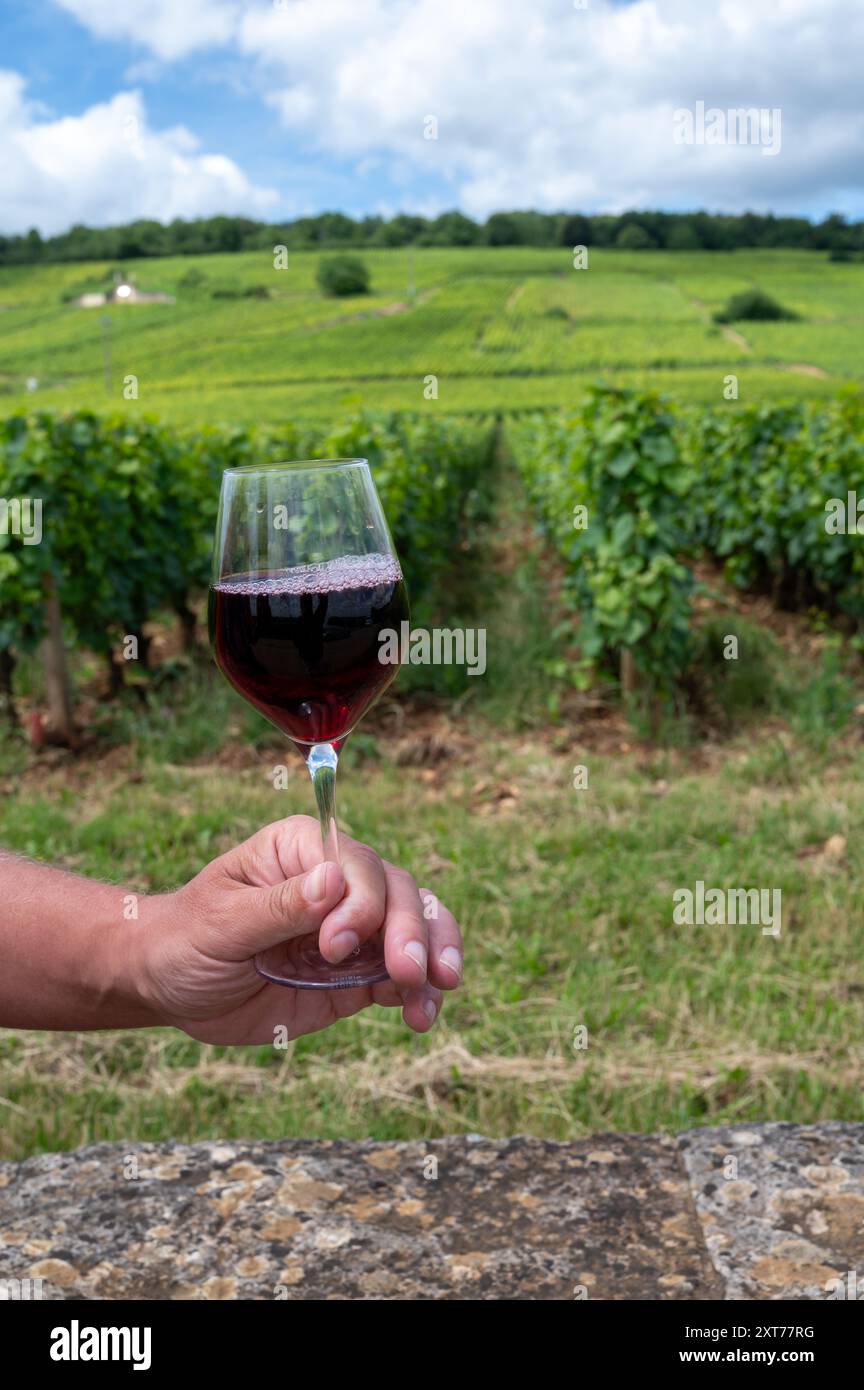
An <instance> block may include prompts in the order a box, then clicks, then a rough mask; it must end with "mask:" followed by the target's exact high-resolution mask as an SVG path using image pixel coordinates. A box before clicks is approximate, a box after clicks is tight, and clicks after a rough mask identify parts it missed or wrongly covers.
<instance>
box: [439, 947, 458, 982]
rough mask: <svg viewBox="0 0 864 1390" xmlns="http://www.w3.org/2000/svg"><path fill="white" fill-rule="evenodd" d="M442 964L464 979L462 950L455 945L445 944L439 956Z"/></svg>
mask: <svg viewBox="0 0 864 1390" xmlns="http://www.w3.org/2000/svg"><path fill="white" fill-rule="evenodd" d="M438 959H439V961H440V962H441V964H442V965H445V966H446V967H447V969H448V970H452V971H453V974H454V975H455V976H456V978H457V980H461V979H462V952H461V951H457V950H456V947H455V946H445V947H444V950H443V951H442V952H441V954H440V956H439V957H438Z"/></svg>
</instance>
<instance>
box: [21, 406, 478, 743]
mask: <svg viewBox="0 0 864 1390" xmlns="http://www.w3.org/2000/svg"><path fill="white" fill-rule="evenodd" d="M491 444H492V434H491V425H490V424H488V423H487V424H485V425H484V424H476V425H465V424H463V425H460V426H458V427H456V426H454V425H453V424H452V423H451V422H450V421H448V420H447V419H443V418H440V419H437V420H430V419H424V420H412V419H402V418H396V417H390V418H383V417H382V418H371V417H368V416H357V417H356V418H355V419H353V420H350V421H348V422H347V423H346V424H345V425H343V426H342V427H340V428H337V429H334V430H331V431H330V432H329V433H322V432H321V431H320V430H319V431H310V430H298V429H296V428H292V427H286V428H283V429H282V430H278V431H277V430H266V429H259V430H254V429H248V430H247V429H243V428H233V429H230V428H225V429H218V428H213V429H210V430H206V431H196V430H185V431H183V430H176V429H173V428H170V427H166V426H162V425H159V424H157V423H155V422H153V421H148V420H140V421H129V420H124V419H122V418H118V417H116V416H115V417H112V416H107V417H104V418H102V417H98V416H96V415H93V414H90V413H88V412H80V413H77V414H74V415H69V416H60V415H53V414H49V413H42V414H39V415H35V416H13V417H11V418H10V419H8V420H7V421H6V422H5V424H4V425H3V427H2V431H0V496H2V497H3V498H5V499H10V498H14V499H39V501H40V504H41V514H42V527H43V531H42V534H41V536H40V537H39V543H38V544H32V545H31V544H27V543H26V541H25V540H24V539H23V538H22V537H21V536H16V535H14V534H13V533H12V532H13V528H12V526H11V524H9V522H8V521H7V524H6V525H5V527H4V532H3V533H0V662H2V665H0V670H2V673H3V681H4V690H3V693H4V695H5V696H6V699H7V701H8V700H10V699H11V697H12V692H13V679H14V668H15V661H16V658H17V657H18V656H19V655H20V654H22V653H24V652H28V651H32V650H33V649H34V647H35V646H36V645H37V643H39V642H40V641H42V640H43V639H44V638H45V637H46V634H49V635H50V634H51V633H52V624H53V628H54V629H55V631H54V637H55V638H56V628H57V625H58V623H61V622H62V624H63V626H64V632H65V636H64V641H65V642H73V643H74V644H76V645H78V646H80V647H82V648H84V649H86V650H88V651H91V652H94V653H97V654H99V655H102V656H104V657H106V658H107V660H108V663H109V669H110V673H111V679H112V686H114V687H115V688H116V687H117V685H118V684H119V683H121V682H122V674H123V664H122V661H120V660H118V659H117V657H116V650H117V648H118V646H119V645H120V644H121V643H122V640H123V638H124V637H127V636H134V637H135V638H136V641H137V643H138V653H139V655H140V656H141V657H143V659H144V663H145V665H146V657H147V642H148V638H147V635H146V634H145V632H144V628H145V625H146V624H147V623H148V622H150V621H152V620H154V619H155V618H157V617H159V616H161V615H162V614H163V613H164V612H165V611H166V610H167V611H168V612H169V613H173V614H174V615H176V617H177V618H179V620H180V621H181V623H182V624H183V629H184V634H185V636H186V639H187V645H188V643H189V642H191V641H194V635H195V631H194V629H195V615H194V612H193V608H192V604H193V602H194V600H195V599H196V598H197V597H198V596H199V595H200V592H201V590H202V589H204V588H205V587H206V585H207V583H208V580H209V574H210V563H211V549H212V535H213V529H214V525H215V521H216V507H217V503H218V498H219V485H220V482H221V476H222V471H223V469H225V468H229V467H242V466H248V465H251V464H260V463H267V462H278V461H279V460H283V459H291V458H333V457H334V456H335V457H348V458H351V457H362V458H368V459H369V461H370V463H371V465H372V467H373V470H374V473H375V478H376V483H377V486H378V489H379V492H380V495H381V498H382V501H383V504H384V508H385V512H386V514H387V516H388V518H389V520H390V524H391V527H392V530H393V535H394V539H395V541H396V545H397V548H398V551H399V554H400V557H401V560H402V565H403V569H404V573H405V578H406V581H407V583H408V585H409V588H410V591H411V593H412V595H413V596H414V600H415V606H416V611H417V612H419V613H421V614H422V613H433V612H434V611H443V609H444V608H445V607H446V602H447V595H448V591H449V592H451V593H452V592H453V589H454V586H455V585H456V584H457V582H458V578H459V565H458V557H459V556H460V554H461V553H462V552H463V551H464V550H465V549H466V548H467V547H468V546H469V545H470V541H471V537H472V535H473V534H474V531H475V530H476V528H477V526H478V525H479V523H480V521H481V520H482V519H483V517H484V516H485V512H486V508H487V506H488V487H489V481H490V478H491V469H490V462H491ZM58 609H59V611H58ZM55 646H56V641H55ZM59 659H60V657H59V655H58V653H56V652H55V663H56V661H57V660H59ZM55 708H56V706H55ZM62 722H63V723H64V724H67V725H68V722H69V720H68V716H66V717H64V719H63V721H62Z"/></svg>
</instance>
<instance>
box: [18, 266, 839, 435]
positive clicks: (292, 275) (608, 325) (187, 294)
mask: <svg viewBox="0 0 864 1390" xmlns="http://www.w3.org/2000/svg"><path fill="white" fill-rule="evenodd" d="M362 254H363V259H364V260H365V261H366V262H367V264H368V266H369V269H370V271H371V275H372V293H371V294H370V295H365V296H360V297H356V298H350V299H328V298H325V297H324V296H323V295H322V294H321V293H320V291H319V290H318V288H317V285H316V283H315V272H316V269H317V265H318V261H319V255H318V253H312V252H292V253H291V254H290V255H289V258H288V266H287V268H286V269H284V270H274V268H273V258H272V256H270V255H269V254H265V253H258V252H250V253H244V254H238V255H221V256H197V257H178V258H171V259H163V260H158V259H152V260H144V261H140V262H130V263H128V264H127V266H126V268H127V270H128V271H130V272H131V273H132V274H133V276H134V277H135V280H136V283H137V284H138V286H139V288H141V289H142V290H162V291H166V292H168V293H170V294H174V295H176V303H174V304H153V305H147V304H141V305H127V306H121V305H115V306H111V307H109V308H108V309H107V310H104V309H98V308H96V309H80V308H78V307H75V306H73V305H71V304H69V303H64V302H62V296H63V295H64V293H68V292H69V291H70V290H71V289H73V288H76V287H81V288H84V287H86V283H87V282H88V281H91V280H93V279H94V278H96V279H98V278H100V277H101V276H103V275H104V274H105V273H106V272H107V271H108V270H109V269H110V267H109V266H108V265H107V264H98V265H97V264H81V263H76V264H69V265H43V266H22V267H14V268H13V267H6V268H0V408H2V410H3V411H4V413H6V414H8V413H11V412H12V411H13V410H15V409H18V408H21V407H29V408H32V407H34V406H36V405H40V406H42V405H48V406H61V407H78V406H88V407H93V408H100V409H104V408H107V407H109V406H110V407H112V408H121V409H129V410H133V411H136V410H143V411H147V412H149V413H153V414H156V415H158V416H161V417H163V418H165V419H168V420H178V421H180V420H182V421H190V422H191V421H196V422H197V421H223V420H227V421H239V422H248V423H253V422H255V421H262V420H279V419H285V418H304V419H316V420H321V419H327V418H329V417H332V416H334V415H338V414H341V413H344V412H345V411H346V410H347V409H350V408H352V407H354V406H356V405H358V404H362V405H364V406H367V407H369V408H372V409H394V408H401V409H407V410H418V411H422V410H445V411H447V412H463V411H474V410H511V409H525V408H531V407H538V406H551V405H566V404H568V403H570V402H572V400H573V399H574V396H575V395H577V394H578V392H579V389H580V386H581V385H584V384H585V383H587V382H589V381H593V380H596V379H598V378H602V379H604V380H607V381H610V382H616V383H620V384H629V385H640V386H649V385H650V386H654V387H659V388H661V389H664V390H669V391H670V392H672V393H673V394H675V395H678V396H680V397H682V398H686V399H688V400H693V401H704V402H706V403H710V402H719V401H721V400H722V398H723V397H722V392H723V381H724V377H725V376H726V375H727V374H729V373H734V374H735V375H736V376H737V377H738V381H739V393H740V398H741V399H742V400H750V401H753V400H760V401H761V400H769V399H778V398H782V397H792V396H796V397H798V396H808V397H818V396H823V395H825V394H827V393H830V392H833V391H834V390H835V389H836V388H837V386H838V385H840V384H841V383H843V382H847V381H850V380H860V376H861V365H862V349H861V344H862V334H864V267H862V266H861V265H858V264H832V263H831V262H829V261H828V259H827V257H826V256H825V255H824V254H823V253H818V252H807V251H739V252H735V253H710V252H695V253H690V252H664V251H656V252H650V251H649V252H625V251H616V250H605V249H604V250H592V251H591V252H590V266H589V269H588V270H578V271H577V270H574V269H573V268H572V264H571V257H570V253H569V251H568V249H567V248H560V249H545V248H542V249H540V248H538V249H532V248H527V247H516V248H489V247H486V248H470V249H464V250H462V249H434V248H431V249H420V248H418V249H416V250H415V251H413V252H411V253H408V252H405V251H403V250H391V251H387V250H377V251H368V252H363V253H362ZM190 268H191V269H194V270H196V271H198V272H200V273H201V275H203V276H204V277H205V278H204V280H203V282H202V283H201V284H200V285H199V286H198V287H197V288H189V289H186V288H183V287H182V286H178V282H179V281H181V280H182V278H183V277H184V276H185V275H187V274H188V272H189V270H190ZM256 285H258V286H263V287H264V288H265V289H266V290H267V291H268V293H269V298H267V299H242V298H240V299H225V298H214V297H213V291H214V290H223V291H224V290H243V289H245V288H248V287H250V286H256ZM754 285H755V286H758V287H760V288H761V289H764V290H766V291H767V292H768V293H770V294H772V295H773V296H774V297H775V298H776V299H777V300H779V301H780V303H782V304H783V305H785V306H786V307H788V308H790V309H793V310H794V311H795V312H796V313H798V314H799V315H800V316H801V317H800V320H799V321H797V322H788V323H748V324H738V325H737V326H736V327H735V328H734V329H733V330H727V329H724V328H721V327H719V326H717V325H715V324H714V323H713V322H712V321H711V316H712V314H713V312H714V311H715V310H716V309H718V308H720V307H721V306H722V305H723V304H724V303H725V301H726V300H727V298H728V297H729V295H731V294H733V293H736V292H737V291H739V290H742V289H746V288H748V287H749V286H754ZM412 288H413V293H412V292H411V291H412ZM104 319H108V320H110V324H109V325H106V324H104V323H103V320H104ZM106 354H107V357H108V377H109V382H110V385H109V382H106ZM128 375H134V376H135V377H137V379H138V399H137V401H130V402H127V401H125V399H124V396H123V383H124V378H125V377H127V376H128ZM430 375H434V376H435V377H437V379H438V397H437V400H426V399H425V397H424V382H425V379H426V378H427V377H428V376H430ZM28 377H34V378H36V379H37V380H38V383H39V385H38V388H37V389H36V390H35V391H33V392H28V391H27V390H26V386H25V383H26V379H27V378H28Z"/></svg>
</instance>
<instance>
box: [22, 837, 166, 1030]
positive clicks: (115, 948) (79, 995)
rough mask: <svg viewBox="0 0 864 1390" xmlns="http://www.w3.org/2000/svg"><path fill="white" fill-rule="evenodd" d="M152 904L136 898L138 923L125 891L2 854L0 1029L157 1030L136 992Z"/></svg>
mask: <svg viewBox="0 0 864 1390" xmlns="http://www.w3.org/2000/svg"><path fill="white" fill-rule="evenodd" d="M156 902H158V899H148V898H144V897H140V898H138V899H137V901H136V902H135V906H136V907H137V911H138V914H139V916H138V920H137V921H136V920H135V919H134V918H132V919H130V918H129V916H128V913H129V911H130V910H131V904H130V901H129V899H128V890H127V889H124V888H116V887H113V886H112V885H111V884H108V883H96V882H94V881H93V880H92V879H87V878H79V877H78V876H77V875H76V874H70V873H65V872H64V871H63V870H61V869H52V868H48V867H47V866H46V865H44V864H32V863H30V862H29V861H28V860H26V859H19V858H17V857H16V856H14V855H10V854H7V853H5V851H0V1026H2V1027H5V1028H58V1029H67V1028H68V1029H79V1028H80V1029H85V1028H135V1027H147V1026H148V1025H152V1024H155V1023H158V1022H159V1021H160V1020H159V1018H158V1017H156V1016H154V1012H153V1010H152V1008H150V1007H148V1005H147V1004H146V1002H145V1000H144V998H143V997H142V995H141V991H140V983H141V980H142V974H143V972H142V964H141V936H142V933H143V932H144V931H146V930H147V921H148V918H149V914H150V911H151V910H152V906H153V904H154V903H156ZM124 909H125V912H126V915H124Z"/></svg>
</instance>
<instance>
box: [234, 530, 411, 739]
mask: <svg viewBox="0 0 864 1390" xmlns="http://www.w3.org/2000/svg"><path fill="white" fill-rule="evenodd" d="M407 617H408V603H407V599H406V597H405V585H404V583H403V582H402V573H401V571H400V569H399V566H398V564H397V563H396V561H395V559H393V558H392V556H389V555H379V554H373V555H362V556H361V555H357V556H351V557H342V558H340V559H337V560H329V561H327V562H325V563H324V564H318V565H306V566H300V567H298V568H296V569H289V570H283V571H282V573H281V574H243V575H229V576H226V577H225V578H224V579H220V580H219V582H218V583H216V584H214V585H213V594H212V600H211V640H212V642H213V648H214V652H215V655H216V661H217V662H218V664H219V667H220V669H221V670H222V672H223V674H224V675H225V676H227V678H228V680H229V681H230V682H231V684H232V685H233V686H234V687H235V689H237V690H239V691H240V693H241V695H244V696H245V697H246V699H247V700H248V701H249V703H250V704H251V705H254V706H255V708H256V709H257V710H260V711H261V713H262V714H263V715H265V716H266V717H267V719H269V720H270V722H271V723H272V724H275V725H276V727H277V729H281V730H282V732H283V733H284V734H286V735H287V737H288V738H290V739H291V741H292V743H294V744H295V745H296V746H297V747H298V748H300V750H301V752H302V751H303V750H304V748H306V749H308V746H309V745H312V744H316V743H329V744H331V745H332V746H333V747H334V748H335V749H336V751H337V752H338V750H339V748H340V747H341V745H342V743H343V742H344V740H345V738H346V736H347V735H348V734H349V733H350V731H351V729H353V727H354V725H355V724H356V723H357V722H358V721H359V720H360V718H361V717H362V715H363V714H364V713H365V712H366V710H367V709H368V707H369V705H370V704H371V703H372V702H373V700H375V699H376V698H377V697H378V696H379V695H380V694H381V691H382V690H384V689H385V688H386V687H387V686H388V685H389V684H390V682H391V681H392V679H393V677H394V675H395V674H396V670H397V668H396V666H394V665H384V664H382V662H381V660H380V653H381V650H382V644H381V634H382V633H384V632H386V631H388V630H389V631H395V632H396V633H399V632H400V624H401V623H402V622H403V621H404V620H406V619H407Z"/></svg>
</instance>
